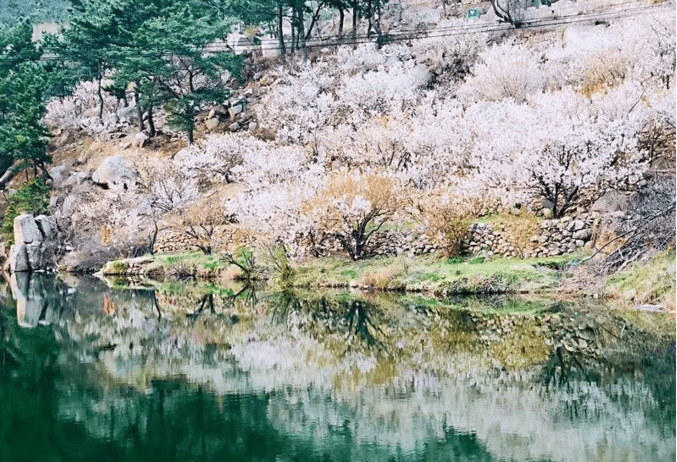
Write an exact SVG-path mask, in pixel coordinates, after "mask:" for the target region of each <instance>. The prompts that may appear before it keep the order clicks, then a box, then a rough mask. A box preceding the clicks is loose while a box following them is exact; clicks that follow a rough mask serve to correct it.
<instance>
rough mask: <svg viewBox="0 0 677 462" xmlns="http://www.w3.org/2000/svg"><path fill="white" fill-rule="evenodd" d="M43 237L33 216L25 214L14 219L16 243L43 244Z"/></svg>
mask: <svg viewBox="0 0 677 462" xmlns="http://www.w3.org/2000/svg"><path fill="white" fill-rule="evenodd" d="M42 240H43V237H42V233H41V232H40V228H38V224H37V223H36V222H35V218H33V215H31V214H29V213H24V214H23V215H19V216H18V217H16V218H15V219H14V242H16V243H17V244H32V243H40V242H42Z"/></svg>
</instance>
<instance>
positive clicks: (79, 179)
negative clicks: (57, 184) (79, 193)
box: [63, 172, 91, 186]
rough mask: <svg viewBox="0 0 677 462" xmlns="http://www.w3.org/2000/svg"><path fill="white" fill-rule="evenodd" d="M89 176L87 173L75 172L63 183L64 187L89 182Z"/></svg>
mask: <svg viewBox="0 0 677 462" xmlns="http://www.w3.org/2000/svg"><path fill="white" fill-rule="evenodd" d="M90 178H91V177H90V174H89V173H88V172H75V173H73V174H72V175H71V176H69V177H68V179H67V180H66V181H64V183H63V185H64V186H75V185H79V184H82V183H84V182H85V181H87V180H89V179H90Z"/></svg>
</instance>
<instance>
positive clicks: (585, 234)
mask: <svg viewBox="0 0 677 462" xmlns="http://www.w3.org/2000/svg"><path fill="white" fill-rule="evenodd" d="M591 237H592V230H590V229H582V230H580V231H576V232H575V233H574V239H576V240H577V241H578V240H581V241H587V240H588V239H590V238H591Z"/></svg>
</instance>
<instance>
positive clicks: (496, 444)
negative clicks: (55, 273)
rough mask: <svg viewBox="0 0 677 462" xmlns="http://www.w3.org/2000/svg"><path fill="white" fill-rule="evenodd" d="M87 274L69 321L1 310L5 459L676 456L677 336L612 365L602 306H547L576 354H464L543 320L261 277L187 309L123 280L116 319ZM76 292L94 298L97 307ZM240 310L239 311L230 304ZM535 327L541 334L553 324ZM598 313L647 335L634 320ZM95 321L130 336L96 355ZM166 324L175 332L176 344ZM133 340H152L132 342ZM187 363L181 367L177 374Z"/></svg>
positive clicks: (116, 295)
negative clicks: (474, 358)
mask: <svg viewBox="0 0 677 462" xmlns="http://www.w3.org/2000/svg"><path fill="white" fill-rule="evenodd" d="M91 287H93V288H94V289H95V290H92V291H90V292H86V291H82V290H81V289H78V291H77V293H72V294H69V295H68V296H69V297H70V298H69V300H71V302H73V303H76V304H78V308H77V309H76V310H77V311H78V318H79V317H82V318H83V319H82V320H73V321H71V316H70V315H68V313H69V311H68V309H67V308H63V310H62V311H58V310H57V311H55V313H56V312H59V313H62V315H63V316H62V317H61V318H60V319H59V322H54V323H53V325H51V326H41V325H40V324H39V323H38V324H33V323H31V325H35V327H34V328H32V329H23V328H20V327H19V324H18V323H17V320H16V318H15V316H16V311H15V310H16V308H15V307H14V306H13V305H12V303H9V304H8V305H6V306H5V307H4V308H3V309H2V310H0V339H1V340H2V344H1V345H0V366H1V367H2V373H1V374H0V378H1V379H2V383H1V384H0V400H1V401H2V406H0V454H1V455H2V462H6V461H13V460H38V459H39V460H72V461H77V460H95V458H96V456H97V455H99V456H100V454H103V453H106V454H111V456H110V458H111V459H112V460H113V459H117V460H122V459H125V460H144V461H148V460H208V461H211V460H247V461H253V460H280V461H289V460H307V461H325V460H327V461H348V460H350V461H370V462H372V461H378V462H380V461H383V462H385V461H390V460H398V461H410V460H411V461H414V460H432V461H436V460H450V459H451V460H481V461H496V460H520V461H531V460H553V461H555V460H557V461H564V460H580V461H588V460H589V461H593V460H603V459H604V458H606V459H610V460H620V459H628V460H631V459H634V460H657V461H662V460H670V458H672V460H674V426H675V425H674V406H675V405H674V401H675V399H674V376H675V374H674V361H675V359H674V354H675V353H674V341H673V343H671V344H668V346H667V347H665V348H664V349H663V350H660V354H658V353H657V351H658V350H656V349H647V351H646V352H645V353H642V354H641V355H639V356H638V357H637V358H636V359H635V360H634V362H630V361H628V360H627V355H626V356H619V357H621V358H625V359H622V360H616V361H615V362H614V361H613V360H612V359H611V358H609V357H606V356H604V355H603V354H599V353H594V352H595V351H597V350H600V351H602V352H604V351H606V350H604V348H606V347H609V346H613V345H614V344H612V343H608V344H604V343H596V342H597V335H590V336H588V334H587V332H588V330H589V329H592V331H591V332H592V333H593V334H597V333H598V332H597V326H598V325H600V326H601V325H603V324H602V323H603V322H607V321H604V320H595V324H594V326H593V327H589V324H590V318H589V317H588V316H587V315H585V314H581V315H579V316H570V315H569V314H570V313H567V312H563V313H562V314H561V315H560V313H558V316H557V317H553V320H556V321H557V323H558V324H557V325H556V329H558V330H562V329H567V330H569V331H571V332H572V337H571V338H573V339H574V340H576V342H574V343H575V344H576V345H577V347H576V348H577V349H575V350H573V351H570V349H567V348H566V347H565V344H564V343H555V344H554V345H553V346H552V347H551V349H548V350H547V352H550V351H552V354H551V355H550V356H549V359H548V357H547V356H544V357H543V362H542V363H541V362H539V363H538V364H536V365H534V364H529V365H527V366H524V367H521V368H517V369H514V368H513V369H511V368H506V367H502V366H500V365H498V366H492V367H487V368H485V369H482V368H481V367H479V366H478V367H475V363H472V365H473V367H471V368H468V369H462V368H461V367H460V365H462V363H460V362H454V361H456V360H457V358H466V357H468V356H470V355H473V354H475V352H476V351H478V350H483V351H484V354H486V351H488V349H489V348H491V346H492V345H495V344H501V342H503V341H504V340H505V338H506V337H508V336H510V335H518V334H519V335H521V332H522V330H521V329H523V328H524V326H525V325H526V326H531V325H532V324H536V320H534V319H532V317H529V316H527V317H526V318H525V319H521V320H519V322H512V320H510V319H508V317H507V316H504V315H496V314H492V313H484V314H482V313H478V312H476V311H475V312H471V311H463V310H458V309H456V310H450V311H448V312H445V310H444V308H443V307H440V306H428V305H425V304H423V303H421V302H420V301H416V302H414V303H412V302H411V301H409V302H406V303H402V304H401V305H400V304H397V303H391V304H390V305H387V304H386V303H383V302H381V303H380V304H379V302H372V300H371V299H369V298H368V297H367V296H360V297H359V298H355V297H352V298H351V297H347V296H345V294H339V295H336V294H334V295H322V296H315V297H314V298H303V297H299V296H298V295H297V294H295V293H294V292H290V291H287V292H281V293H278V294H275V295H272V296H270V297H262V298H261V299H260V300H258V299H257V296H256V294H255V291H254V290H253V289H251V288H248V289H247V288H245V289H243V290H241V291H238V293H235V294H230V295H227V294H226V292H225V291H222V292H216V291H215V290H211V289H209V288H207V289H205V287H202V288H200V289H199V290H201V291H202V292H197V291H196V292H192V293H189V294H181V300H184V301H185V300H192V301H191V303H192V305H190V306H187V305H185V304H184V305H183V306H178V307H177V306H172V305H171V303H170V300H169V299H168V298H167V297H166V296H165V295H163V294H162V293H161V292H158V293H156V292H155V291H154V290H136V291H134V290H129V291H118V290H113V291H110V293H111V295H110V296H111V298H112V299H114V301H115V303H116V308H117V312H118V316H117V317H116V318H110V317H107V316H104V314H103V312H102V309H101V307H102V305H101V303H103V299H102V297H103V294H105V293H108V292H109V289H108V288H107V287H106V288H105V290H102V287H105V286H95V285H92V286H91ZM210 290H211V291H210ZM85 292H86V293H85ZM65 293H68V290H66V292H65ZM196 294H199V296H197V297H196ZM163 297H164V298H163ZM37 298H40V297H36V299H37ZM46 298H48V297H47V294H43V295H42V299H46ZM176 298H177V299H178V298H179V297H178V296H177V297H176ZM157 300H162V301H163V306H162V310H159V309H158V306H159V304H158V302H157ZM367 300H368V301H367ZM80 303H86V304H87V305H88V304H89V303H92V304H93V305H95V308H91V309H89V312H90V313H91V315H90V316H89V317H87V316H86V315H85V313H87V308H86V307H85V306H84V305H80ZM181 303H184V302H181ZM156 304H157V305H156ZM254 306H255V309H253V308H252V307H254ZM50 309H51V308H50ZM59 309H61V308H59ZM70 309H71V310H73V309H75V308H70ZM191 310H192V311H191ZM188 313H190V314H195V315H196V316H202V318H201V321H202V322H193V321H192V318H191V317H190V316H186V315H187V314H188ZM177 314H180V315H177ZM235 315H237V316H241V317H242V321H241V322H239V323H238V324H237V325H235V323H234V322H231V321H228V320H227V319H226V318H227V317H228V316H230V317H231V319H232V317H233V316H235ZM50 316H51V315H49V316H45V319H56V317H51V318H50ZM66 316H68V318H66ZM135 316H136V317H137V318H138V317H139V316H141V318H140V321H139V322H137V321H135V319H137V318H135ZM160 317H161V319H159V318H160ZM35 318H36V319H39V318H40V316H37V317H35ZM31 319H32V318H31ZM506 319H507V320H510V321H511V323H509V324H505V323H504V321H506ZM271 320H272V321H273V322H271ZM151 321H152V322H153V325H154V326H155V328H153V329H146V328H145V327H144V326H145V325H146V323H150V322H151ZM541 321H543V319H539V321H538V322H539V323H541ZM552 322H554V321H552ZM609 322H611V321H609ZM614 322H615V321H614ZM570 324H571V325H570ZM442 325H444V326H443V327H444V329H446V330H445V331H443V332H442V331H436V330H435V329H438V328H439V326H442ZM538 325H539V326H541V327H542V329H541V330H538V331H537V334H538V335H540V336H542V335H544V333H545V332H550V331H549V330H547V329H549V327H548V326H549V325H546V322H545V321H543V322H542V324H538ZM97 326H98V328H99V330H96V331H94V330H92V329H95V328H97ZM135 326H138V327H135ZM205 326H207V327H209V326H216V327H217V328H218V330H214V331H210V330H205ZM603 326H604V328H605V329H608V330H610V331H611V332H613V334H614V335H616V336H619V337H620V336H621V332H622V336H623V338H624V340H625V339H630V340H632V341H633V342H634V344H649V342H648V341H647V338H646V337H642V336H641V335H640V332H635V331H633V330H632V329H630V328H628V327H625V328H624V327H622V326H620V327H618V326H617V327H614V325H611V324H608V323H607V324H604V325H603ZM546 328H547V329H546ZM78 329H81V330H78ZM614 329H617V330H614ZM92 332H95V333H96V334H97V335H98V336H100V337H101V338H103V339H107V338H108V337H106V336H110V338H121V339H127V341H119V342H118V341H116V342H113V343H111V344H113V346H114V348H112V349H111V350H109V351H97V352H96V353H91V350H92V349H93V348H94V347H92V346H91V345H92V342H93V341H94V340H93V339H92V337H93V335H92V334H91V333H92ZM177 332H179V333H180V334H179V335H180V336H181V338H180V339H179V338H178V337H179V335H177ZM205 332H206V333H207V334H212V332H217V333H218V337H209V341H210V342H212V345H216V343H214V342H216V341H218V342H222V343H219V344H218V345H216V346H218V351H217V353H218V354H207V353H208V351H209V349H208V348H207V347H206V346H204V345H200V344H199V342H198V341H197V340H195V339H197V338H199V335H201V334H204V333H205ZM574 334H575V335H574ZM78 335H79V337H78ZM538 335H537V336H535V338H536V340H539V341H541V342H543V339H542V337H538ZM454 336H456V337H457V339H455V340H454ZM588 337H589V338H588ZM609 337H610V339H611V340H617V339H615V337H614V336H613V335H610V336H609ZM57 338H58V339H59V340H57ZM76 338H79V339H80V340H75V339H76ZM173 338H176V339H177V340H180V343H181V344H182V345H183V347H181V348H178V347H177V348H176V349H173V350H171V353H172V354H171V355H168V354H166V353H165V352H166V351H168V350H166V349H163V348H164V347H166V345H167V344H168V342H167V340H168V339H169V340H171V339H173ZM567 338H568V337H566V336H564V337H562V339H561V342H564V341H566V340H567ZM584 338H585V339H586V342H587V344H588V348H584V347H583V346H582V345H584V343H583V342H582V340H583V339H584ZM82 339H85V341H82ZM129 340H133V341H134V343H135V344H137V343H138V344H143V350H142V351H141V352H140V353H136V352H135V351H127V349H125V348H123V347H124V346H125V344H128V343H129ZM400 340H402V346H401V347H400V346H396V345H397V343H398V342H399V341H400ZM99 341H100V340H99ZM226 344H227V346H226ZM466 344H467V345H471V347H469V348H465V345H466ZM572 344H573V343H572ZM452 345H453V348H451V347H452ZM506 345H507V346H506V348H509V349H510V350H511V351H517V352H518V350H519V348H517V347H515V345H514V344H511V343H508V344H506ZM156 347H157V350H153V348H156ZM593 347H594V348H593ZM603 347H604V348H603ZM344 348H351V351H350V354H346V351H345V350H344ZM652 348H653V346H652ZM384 350H390V351H391V352H392V353H391V354H390V353H389V354H382V353H383V351H384ZM616 350H617V351H621V350H620V347H617V348H616ZM637 351H639V350H637ZM642 351H643V350H642ZM621 352H622V353H624V354H626V352H625V350H623V351H621ZM125 354H127V356H125ZM87 355H90V356H89V357H87ZM97 355H98V356H97ZM398 355H401V357H400V356H398ZM360 361H361V362H360ZM356 364H357V366H358V367H356ZM459 364H460V365H459ZM477 364H480V363H477ZM621 364H622V365H625V368H622V367H620V365H621ZM361 366H364V367H362V368H361ZM451 366H453V368H452V367H451ZM670 366H672V370H671V367H670ZM116 368H117V369H116ZM633 368H634V369H633ZM177 375H180V376H182V377H184V378H183V379H181V380H178V379H176V378H170V377H176V376H177ZM122 384H127V385H122ZM36 422H37V424H36ZM66 443H68V444H66ZM3 445H4V446H3ZM67 446H68V448H76V449H77V451H76V452H73V449H68V448H67ZM38 447H39V448H41V449H40V451H41V452H40V454H38V452H39V451H38V449H37V448H38Z"/></svg>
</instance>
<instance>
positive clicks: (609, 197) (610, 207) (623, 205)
mask: <svg viewBox="0 0 677 462" xmlns="http://www.w3.org/2000/svg"><path fill="white" fill-rule="evenodd" d="M629 205H630V200H629V199H628V198H627V197H625V196H624V195H623V194H621V193H619V192H617V191H609V192H607V193H606V194H604V195H603V196H602V197H600V198H599V199H597V201H595V203H594V204H592V207H591V208H590V210H591V211H592V212H599V213H612V212H618V211H623V210H627V209H628V207H629Z"/></svg>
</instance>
